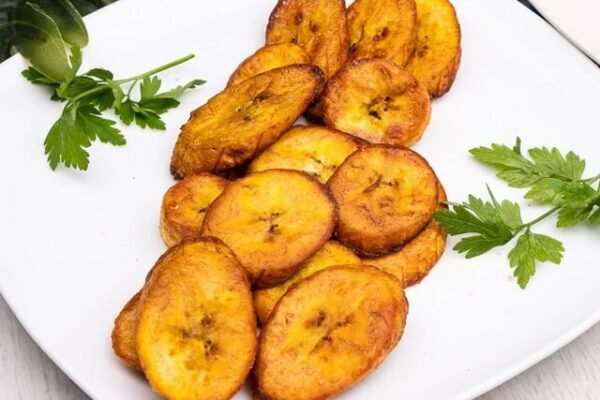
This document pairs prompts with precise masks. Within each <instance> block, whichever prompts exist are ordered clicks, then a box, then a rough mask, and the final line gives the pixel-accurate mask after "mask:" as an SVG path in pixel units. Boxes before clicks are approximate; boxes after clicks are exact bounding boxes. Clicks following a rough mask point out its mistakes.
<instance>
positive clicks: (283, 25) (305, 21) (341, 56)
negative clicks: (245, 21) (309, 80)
mask: <svg viewBox="0 0 600 400" xmlns="http://www.w3.org/2000/svg"><path fill="white" fill-rule="evenodd" d="M278 43H293V44H297V45H299V46H300V47H302V48H304V50H306V53H307V54H308V56H309V57H310V59H311V62H312V64H314V65H316V66H317V67H319V68H320V69H321V70H322V71H323V73H324V74H325V77H326V78H327V79H329V78H330V77H331V76H332V75H333V74H334V73H335V72H336V71H337V70H338V69H340V67H341V66H342V65H344V63H345V62H346V60H347V59H348V49H349V47H350V39H349V32H348V24H347V20H346V6H345V3H344V0H279V2H278V3H277V5H276V6H275V8H274V9H273V12H272V13H271V16H270V18H269V24H268V26H267V44H278Z"/></svg>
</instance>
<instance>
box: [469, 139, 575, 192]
mask: <svg viewBox="0 0 600 400" xmlns="http://www.w3.org/2000/svg"><path fill="white" fill-rule="evenodd" d="M470 153H471V154H472V155H473V156H474V157H475V158H476V159H477V160H478V161H480V162H482V163H484V164H487V165H489V166H491V167H494V168H495V169H496V170H498V174H497V175H498V177H499V178H501V179H503V180H505V181H506V182H508V184H509V185H510V186H513V187H518V188H524V187H530V186H533V185H535V184H536V183H538V182H539V181H540V180H542V179H544V178H555V179H561V180H565V181H574V180H579V179H581V176H582V175H583V171H584V170H585V161H584V160H583V159H581V157H579V156H578V155H577V154H575V153H573V152H572V151H570V152H568V153H567V154H566V156H563V155H562V153H561V152H560V151H559V150H558V149H556V148H552V149H548V148H546V147H541V148H533V149H530V150H529V151H528V154H529V157H530V158H531V159H528V158H526V157H524V156H523V155H522V154H521V141H520V139H517V144H516V145H515V146H514V147H513V148H512V149H511V148H510V147H508V146H506V145H502V144H496V143H494V144H492V145H491V146H490V147H477V148H474V149H471V150H470Z"/></svg>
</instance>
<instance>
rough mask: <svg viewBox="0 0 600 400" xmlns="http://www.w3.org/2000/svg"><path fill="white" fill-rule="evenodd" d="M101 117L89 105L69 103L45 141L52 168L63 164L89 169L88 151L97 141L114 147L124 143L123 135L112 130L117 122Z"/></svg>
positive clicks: (116, 130) (114, 129)
mask: <svg viewBox="0 0 600 400" xmlns="http://www.w3.org/2000/svg"><path fill="white" fill-rule="evenodd" d="M99 115H100V112H99V111H98V110H97V109H95V108H94V107H92V106H90V105H86V106H81V107H78V106H77V105H76V104H67V106H66V107H65V108H64V110H63V113H62V115H61V117H60V118H59V119H58V121H56V122H55V123H54V125H52V128H50V132H49V133H48V136H47V137H46V140H45V141H44V146H45V152H46V155H47V156H48V163H49V164H50V168H52V169H56V167H57V166H58V164H60V163H62V164H64V165H65V166H66V167H72V168H76V169H80V170H86V169H87V168H88V165H89V154H88V152H87V151H86V150H85V149H86V148H88V147H90V145H91V143H92V142H93V141H94V140H96V139H98V140H100V141H101V142H102V143H110V144H113V145H115V146H121V145H124V144H125V138H124V137H123V135H121V134H120V133H119V130H118V129H116V128H114V127H113V125H114V124H115V122H114V121H111V120H109V119H105V118H102V117H100V116H99Z"/></svg>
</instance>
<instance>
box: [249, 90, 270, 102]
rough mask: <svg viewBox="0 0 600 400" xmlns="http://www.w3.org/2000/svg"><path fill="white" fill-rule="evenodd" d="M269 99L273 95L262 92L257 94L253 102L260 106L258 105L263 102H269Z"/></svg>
mask: <svg viewBox="0 0 600 400" xmlns="http://www.w3.org/2000/svg"><path fill="white" fill-rule="evenodd" d="M269 97H271V93H269V92H266V91H265V92H261V93H259V94H257V95H256V96H255V97H254V99H253V101H254V103H255V104H258V103H262V102H263V101H265V100H267V99H268V98H269Z"/></svg>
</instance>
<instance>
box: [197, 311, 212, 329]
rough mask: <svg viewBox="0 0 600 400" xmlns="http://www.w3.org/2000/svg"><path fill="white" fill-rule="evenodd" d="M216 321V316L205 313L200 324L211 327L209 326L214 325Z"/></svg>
mask: <svg viewBox="0 0 600 400" xmlns="http://www.w3.org/2000/svg"><path fill="white" fill-rule="evenodd" d="M214 322H215V317H213V315H212V314H205V315H204V317H202V320H201V321H200V324H201V325H202V326H204V327H209V326H211V325H213V324H214Z"/></svg>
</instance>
